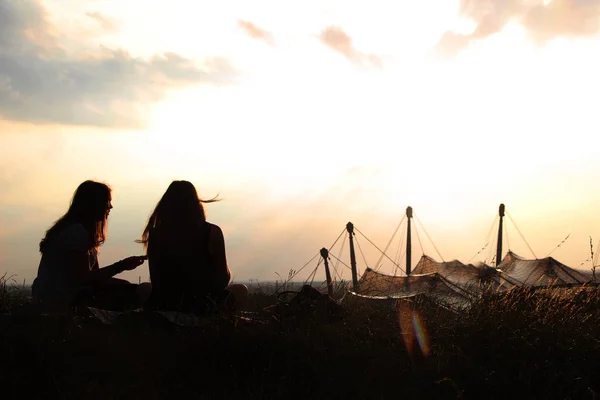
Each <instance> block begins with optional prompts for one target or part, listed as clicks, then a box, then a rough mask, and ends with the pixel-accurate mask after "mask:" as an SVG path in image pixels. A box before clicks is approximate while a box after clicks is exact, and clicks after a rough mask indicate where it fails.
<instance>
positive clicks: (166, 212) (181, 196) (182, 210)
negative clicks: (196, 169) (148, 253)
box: [141, 181, 218, 246]
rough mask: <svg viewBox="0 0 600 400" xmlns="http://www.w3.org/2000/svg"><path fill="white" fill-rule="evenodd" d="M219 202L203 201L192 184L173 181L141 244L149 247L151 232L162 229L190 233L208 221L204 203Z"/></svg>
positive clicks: (154, 212)
mask: <svg viewBox="0 0 600 400" xmlns="http://www.w3.org/2000/svg"><path fill="white" fill-rule="evenodd" d="M214 201H218V200H217V199H216V198H213V199H210V200H202V199H200V198H199V197H198V192H197V191H196V188H195V187H194V185H193V184H192V183H191V182H188V181H173V182H171V184H170V185H169V187H168V188H167V191H166V192H165V194H163V196H162V198H161V199H160V201H159V202H158V204H157V205H156V207H155V208H154V211H153V212H152V214H151V215H150V218H149V219H148V224H147V225H146V228H145V229H144V233H143V234H142V240H141V242H142V243H143V244H144V245H145V246H147V245H148V237H149V235H150V231H151V230H152V228H155V227H159V226H160V227H162V228H164V229H165V230H168V231H170V232H173V233H188V232H190V230H193V229H196V228H197V227H198V226H199V225H200V224H201V223H202V222H204V221H206V214H205V213H204V207H203V206H202V203H212V202H214Z"/></svg>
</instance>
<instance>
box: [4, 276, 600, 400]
mask: <svg viewBox="0 0 600 400" xmlns="http://www.w3.org/2000/svg"><path fill="white" fill-rule="evenodd" d="M1 282H2V284H1V285H0V309H2V310H3V315H2V316H1V317H0V332H2V334H1V335H0V354H2V356H3V357H2V358H3V361H2V362H0V387H1V388H2V393H3V398H42V397H48V398H89V399H101V398H102V399H107V398H108V399H110V398H143V399H158V398H167V397H168V398H178V397H191V398H241V397H244V398H245V399H254V398H257V399H258V398H260V399H263V398H300V397H302V398H329V399H331V398H373V399H382V398H383V399H387V398H390V399H392V398H393V399H397V398H409V399H410V398H458V397H462V398H469V399H470V398H516V397H519V398H561V399H564V398H578V399H579V398H580V399H586V398H588V399H594V398H598V396H599V394H600V334H599V333H598V332H599V331H600V329H599V328H600V291H599V290H598V289H597V288H572V289H552V290H551V289H548V290H538V291H530V290H526V289H518V290H514V291H512V292H509V293H505V294H493V295H488V296H485V297H484V298H482V299H480V300H479V301H478V302H477V303H476V304H475V305H474V306H473V307H472V309H471V310H470V311H468V312H465V313H462V314H460V315H457V314H453V313H450V312H448V311H445V310H443V309H439V308H437V307H434V306H433V305H432V304H429V303H428V302H427V300H426V299H417V300H415V301H413V302H410V303H409V302H401V303H398V304H391V303H377V304H373V303H369V302H365V301H362V300H361V299H357V298H347V299H346V300H345V301H344V303H343V307H342V311H341V313H336V314H331V313H329V312H327V310H325V309H317V310H310V309H306V310H301V309H297V310H295V311H290V312H287V313H276V314H275V315H271V316H270V317H268V316H263V317H261V319H260V321H261V322H260V323H259V322H252V321H246V320H244V319H241V318H239V317H236V316H226V315H216V316H211V317H207V318H210V319H211V321H212V322H213V323H212V324H210V326H208V327H204V328H185V327H180V326H177V325H173V324H170V323H168V322H166V321H165V320H164V319H163V318H162V317H160V316H157V315H143V314H141V313H135V314H130V315H126V316H123V317H122V318H120V319H119V320H118V321H117V322H116V323H115V324H113V325H103V324H101V323H99V322H98V321H97V320H95V319H93V318H89V317H87V316H82V315H60V316H43V315H38V314H36V313H35V312H33V311H32V310H31V308H30V307H29V306H28V305H27V304H26V301H23V296H19V293H18V291H14V290H12V289H10V288H9V287H8V285H7V282H6V277H5V278H4V279H3V280H2V281H1ZM11 290H12V291H11ZM8 292H10V293H8ZM251 301H252V303H253V304H252V307H253V308H254V310H257V311H258V310H260V309H262V308H264V307H265V306H268V305H271V304H275V303H276V298H275V297H274V296H272V295H269V294H266V293H261V292H258V293H254V294H253V295H252V297H251ZM261 315H262V314H261ZM418 321H421V325H419V322H418ZM415 325H416V326H421V327H420V328H419V329H414V328H413V326H415ZM418 332H424V333H423V334H418ZM6 394H7V396H5V395H6Z"/></svg>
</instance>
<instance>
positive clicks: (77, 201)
mask: <svg viewBox="0 0 600 400" xmlns="http://www.w3.org/2000/svg"><path fill="white" fill-rule="evenodd" d="M110 201H111V190H110V187H108V185H106V184H104V183H100V182H95V181H85V182H83V183H82V184H81V185H79V187H77V190H75V194H74V195H73V199H72V200H71V205H70V206H69V210H68V211H67V213H66V214H65V215H63V216H62V217H60V219H58V220H57V221H56V222H54V224H52V226H51V227H50V229H48V230H47V231H46V235H45V236H44V238H43V239H42V240H41V242H40V253H44V249H45V247H46V244H47V243H48V240H50V239H51V238H52V237H53V236H54V235H55V234H56V233H57V232H59V231H60V230H61V229H62V228H64V227H65V226H67V225H69V224H72V223H80V224H81V225H83V227H84V228H85V229H86V230H87V232H88V234H89V235H90V239H91V243H92V245H91V247H90V250H91V249H92V248H97V247H98V246H100V245H101V244H102V243H104V240H105V239H106V219H107V216H108V214H107V211H108V209H109V206H110Z"/></svg>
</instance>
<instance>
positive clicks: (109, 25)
mask: <svg viewBox="0 0 600 400" xmlns="http://www.w3.org/2000/svg"><path fill="white" fill-rule="evenodd" d="M85 15H86V16H88V17H90V18H91V19H93V20H94V21H96V22H97V23H98V24H99V25H100V26H101V27H102V29H103V30H104V31H106V32H115V31H116V30H117V27H118V23H117V21H115V20H114V19H112V18H111V17H109V16H106V15H104V14H102V13H99V12H97V11H96V12H87V13H85Z"/></svg>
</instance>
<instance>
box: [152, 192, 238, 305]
mask: <svg viewBox="0 0 600 400" xmlns="http://www.w3.org/2000/svg"><path fill="white" fill-rule="evenodd" d="M214 201H217V200H216V199H211V200H202V199H200V198H199V197H198V192H197V191H196V188H195V187H194V185H193V184H192V183H190V182H188V181H173V182H172V183H171V184H170V185H169V187H168V189H167V191H166V192H165V194H164V195H163V196H162V198H161V199H160V201H159V202H158V204H157V205H156V208H155V209H154V211H153V212H152V214H151V215H150V218H149V219H148V224H147V225H146V228H145V229H144V232H143V234H142V240H141V241H140V242H141V243H143V244H144V247H145V249H146V251H147V255H148V264H149V269H150V281H151V283H152V296H151V299H150V301H149V302H148V306H149V307H150V308H156V309H161V310H178V311H184V312H198V313H201V312H204V311H206V309H207V308H212V306H215V305H217V306H218V305H224V304H226V305H229V306H233V305H234V304H235V305H236V306H237V307H239V306H240V305H241V303H242V302H243V300H244V299H245V297H246V294H247V291H248V288H247V287H246V286H245V285H241V284H235V285H229V280H230V279H231V271H230V270H229V266H228V265H227V256H226V254H225V239H224V237H223V232H222V230H221V228H219V227H218V226H217V225H214V224H211V223H210V222H208V221H207V220H206V214H205V212H204V207H203V205H202V204H203V203H211V202H214Z"/></svg>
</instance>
